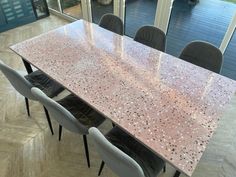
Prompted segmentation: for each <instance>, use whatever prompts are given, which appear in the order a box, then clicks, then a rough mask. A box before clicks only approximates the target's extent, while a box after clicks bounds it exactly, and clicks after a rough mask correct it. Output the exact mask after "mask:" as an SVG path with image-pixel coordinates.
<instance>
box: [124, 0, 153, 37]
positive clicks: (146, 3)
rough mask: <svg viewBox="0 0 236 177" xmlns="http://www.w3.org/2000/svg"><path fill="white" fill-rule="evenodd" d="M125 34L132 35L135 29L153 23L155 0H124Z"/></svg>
mask: <svg viewBox="0 0 236 177" xmlns="http://www.w3.org/2000/svg"><path fill="white" fill-rule="evenodd" d="M125 7H126V10H125V34H126V35H128V36H130V37H134V35H135V33H136V31H137V30H138V29H139V28H140V27H142V26H144V25H153V24H154V20H155V15H156V7H157V0H126V3H125Z"/></svg>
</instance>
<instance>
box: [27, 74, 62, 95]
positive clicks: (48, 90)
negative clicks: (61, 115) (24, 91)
mask: <svg viewBox="0 0 236 177" xmlns="http://www.w3.org/2000/svg"><path fill="white" fill-rule="evenodd" d="M25 78H26V79H27V80H28V81H29V82H30V83H31V84H32V85H33V86H34V87H37V88H39V89H40V90H42V91H43V92H44V93H45V94H46V95H47V96H48V97H50V98H53V97H55V96H57V95H58V94H59V93H60V92H62V91H63V90H64V88H63V87H62V86H61V85H60V84H58V83H57V82H55V81H54V80H52V79H50V78H49V77H48V76H47V75H46V74H44V73H43V72H42V71H39V70H37V71H34V72H32V73H30V74H28V75H26V76H25Z"/></svg>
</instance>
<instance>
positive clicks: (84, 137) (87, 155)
mask: <svg viewBox="0 0 236 177" xmlns="http://www.w3.org/2000/svg"><path fill="white" fill-rule="evenodd" d="M83 139H84V149H85V154H86V158H87V164H88V167H89V168H90V160H89V151H88V143H87V137H86V135H83Z"/></svg>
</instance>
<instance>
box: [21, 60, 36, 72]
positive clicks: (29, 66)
mask: <svg viewBox="0 0 236 177" xmlns="http://www.w3.org/2000/svg"><path fill="white" fill-rule="evenodd" d="M22 61H23V63H24V65H25V69H26V71H27V72H28V74H30V73H32V72H33V69H32V67H31V65H30V64H29V62H27V61H26V60H24V59H23V58H22Z"/></svg>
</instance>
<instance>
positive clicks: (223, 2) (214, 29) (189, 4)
mask: <svg viewBox="0 0 236 177" xmlns="http://www.w3.org/2000/svg"><path fill="white" fill-rule="evenodd" d="M235 9H236V4H235V3H233V2H232V1H228V0H175V1H174V4H173V8H172V13H171V17H170V22H169V28H168V32H167V50H166V52H167V53H169V54H172V55H174V56H177V57H178V56H179V54H180V52H181V50H182V49H183V48H184V47H185V46H186V45H187V44H188V43H189V42H191V41H194V40H204V41H208V42H210V43H212V44H214V45H216V46H217V47H220V44H221V41H222V40H223V38H224V35H225V33H226V31H227V28H228V26H229V24H230V22H231V19H232V17H233V15H234V13H235Z"/></svg>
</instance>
